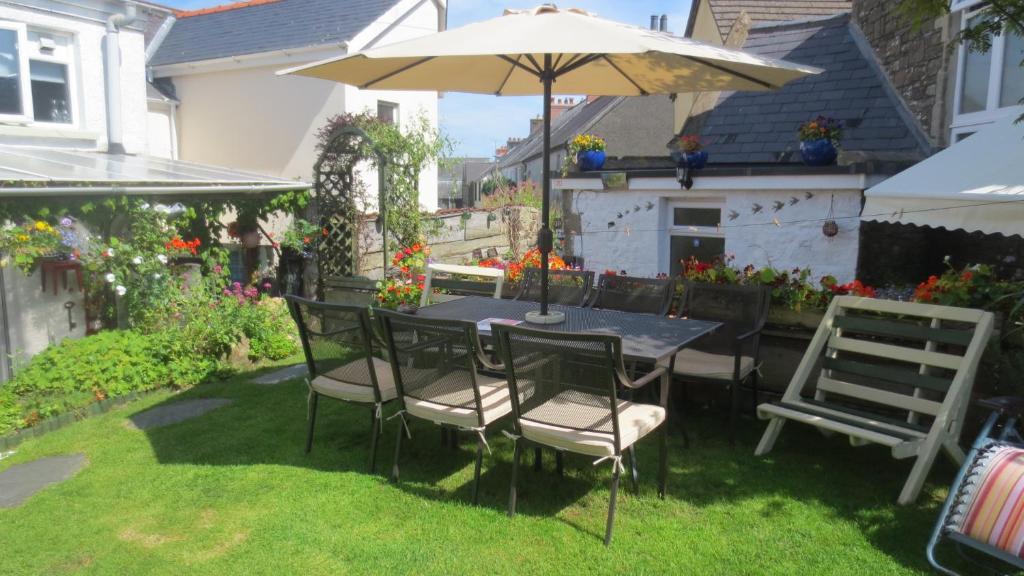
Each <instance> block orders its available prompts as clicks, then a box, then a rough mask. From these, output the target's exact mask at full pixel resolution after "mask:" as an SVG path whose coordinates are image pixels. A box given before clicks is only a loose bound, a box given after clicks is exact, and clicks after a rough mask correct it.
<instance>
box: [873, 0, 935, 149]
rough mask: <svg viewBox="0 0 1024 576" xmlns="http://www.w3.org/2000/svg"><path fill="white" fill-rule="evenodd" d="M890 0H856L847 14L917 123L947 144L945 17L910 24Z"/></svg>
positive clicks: (931, 135) (927, 132)
mask: <svg viewBox="0 0 1024 576" xmlns="http://www.w3.org/2000/svg"><path fill="white" fill-rule="evenodd" d="M899 4H900V3H899V2H896V1H894V0H856V1H855V2H854V3H853V19H854V22H856V23H857V25H858V26H859V27H860V29H861V31H862V32H863V33H864V36H865V37H866V38H867V41H868V43H870V44H871V46H872V47H873V48H874V50H875V55H876V57H877V58H878V60H879V62H880V63H881V65H882V67H883V68H884V69H885V71H886V73H887V74H888V76H889V81H890V82H892V85H893V87H894V88H895V89H896V91H897V92H898V93H899V94H900V96H901V97H902V98H903V100H904V102H906V104H907V107H908V108H909V109H910V112H911V114H913V116H914V117H915V118H916V119H917V121H918V122H919V124H920V126H921V128H922V129H923V130H924V132H925V133H926V134H927V135H928V137H929V138H930V139H931V141H932V143H933V144H935V145H938V146H944V145H946V144H947V142H946V140H947V132H948V130H946V127H947V125H948V120H947V118H946V102H945V100H946V96H945V93H946V89H945V87H946V78H947V76H948V67H949V51H948V50H947V49H946V44H947V42H948V36H949V34H948V19H940V20H937V21H935V22H934V23H932V24H925V25H923V26H921V27H919V28H915V27H914V25H913V23H912V22H911V21H910V19H909V18H907V17H905V16H903V15H902V14H901V13H900V11H899Z"/></svg>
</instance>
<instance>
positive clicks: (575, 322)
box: [416, 296, 721, 362]
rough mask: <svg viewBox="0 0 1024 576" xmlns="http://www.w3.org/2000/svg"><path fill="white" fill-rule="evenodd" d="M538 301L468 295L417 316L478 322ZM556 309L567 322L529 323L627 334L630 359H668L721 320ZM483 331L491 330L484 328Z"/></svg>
mask: <svg viewBox="0 0 1024 576" xmlns="http://www.w3.org/2000/svg"><path fill="white" fill-rule="evenodd" d="M538 309H539V306H538V304H536V303H535V302H523V301H519V300H495V299H494V298H481V297H478V296H466V297H465V298H460V299H458V300H452V301H449V302H442V303H440V304H434V305H431V306H426V307H424V308H420V309H419V311H418V312H417V313H416V314H417V316H423V317H425V318H444V319H452V320H469V321H472V322H479V321H480V320H485V319H487V318H505V319H509V320H525V319H526V313H527V312H530V311H534V310H538ZM550 309H551V310H558V311H561V312H564V313H565V322H561V323H559V324H530V323H527V322H524V324H523V325H524V326H527V327H530V328H536V329H538V330H551V331H555V332H592V333H598V334H615V335H617V336H619V337H621V338H622V352H623V355H624V356H625V357H626V358H628V359H630V360H638V361H641V362H657V361H660V360H667V359H668V358H669V357H671V356H672V355H673V354H675V353H676V352H678V351H680V350H682V349H683V348H685V347H686V346H687V345H689V344H690V343H691V342H693V341H694V340H696V339H698V338H700V337H702V336H704V335H705V334H709V333H711V332H713V331H714V330H715V329H717V328H718V327H719V326H720V325H721V324H720V323H718V322H710V321H704V320H684V319H678V318H666V317H664V316H654V315H651V314H637V313H632V312H617V311H614V310H593V309H590V308H577V307H575V306H558V305H554V304H552V305H551V306H550ZM480 335H481V336H487V335H489V332H487V331H481V332H480Z"/></svg>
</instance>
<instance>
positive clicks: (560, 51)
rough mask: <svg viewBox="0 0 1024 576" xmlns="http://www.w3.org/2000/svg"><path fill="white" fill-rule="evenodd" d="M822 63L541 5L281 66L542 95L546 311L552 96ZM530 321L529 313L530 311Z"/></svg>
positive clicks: (649, 88)
mask: <svg viewBox="0 0 1024 576" xmlns="http://www.w3.org/2000/svg"><path fill="white" fill-rule="evenodd" d="M818 72H820V70H818V69H816V68H812V67H809V66H801V65H798V64H793V63H789V62H784V61H781V60H774V59H770V58H762V57H760V56H757V55H754V54H749V53H746V52H742V51H738V50H730V49H727V48H720V47H716V46H711V45H708V44H703V43H701V42H697V41H695V40H690V39H687V38H677V37H674V36H671V35H669V34H667V33H664V32H658V31H655V30H648V29H646V28H640V27H637V26H630V25H626V24H622V23H619V22H614V21H611V20H606V19H603V18H598V17H596V16H594V15H592V14H590V13H588V12H585V11H583V10H579V9H575V8H570V9H567V10H560V9H558V8H557V7H555V6H553V5H550V4H545V5H543V6H539V7H537V8H533V9H530V10H506V11H505V13H504V15H503V16H500V17H497V18H492V19H490V20H485V21H483V22H477V23H473V24H468V25H466V26H462V27H459V28H454V29H452V30H446V31H444V32H439V33H436V34H430V35H427V36H421V37H418V38H413V39H411V40H405V41H402V42H396V43H394V44H389V45H386V46H380V47H378V48H371V49H369V50H365V51H363V52H356V53H353V54H347V55H343V56H338V57H336V58H329V59H326V60H322V61H320V62H315V63H312V64H308V65H304V66H299V67H296V68H291V69H288V70H282V71H280V72H278V74H298V75H302V76H311V77H314V78H323V79H327V80H334V81H337V82H343V83H345V84H350V85H353V86H356V87H358V88H363V89H374V90H436V91H443V92H469V93H477V94H494V95H497V96H525V95H537V94H542V95H543V96H544V156H543V173H544V177H543V183H542V189H543V196H542V205H541V206H542V207H541V229H540V232H539V233H538V236H537V246H538V248H540V252H541V310H540V316H541V317H547V316H548V303H547V300H548V299H547V292H548V290H547V284H548V282H547V276H548V266H547V260H548V253H550V252H551V248H552V244H553V237H552V233H551V230H550V228H549V227H548V219H549V214H550V205H549V197H550V192H551V182H550V173H551V165H550V162H551V160H550V156H551V95H552V94H553V93H557V94H589V95H594V96H646V95H649V94H672V93H679V92H703V91H711V92H718V91H726V90H756V91H760V90H772V89H776V88H779V87H781V86H782V85H784V84H786V83H787V82H789V81H791V80H794V79H797V78H800V77H803V76H805V75H807V74H816V73H818ZM534 319H536V318H534Z"/></svg>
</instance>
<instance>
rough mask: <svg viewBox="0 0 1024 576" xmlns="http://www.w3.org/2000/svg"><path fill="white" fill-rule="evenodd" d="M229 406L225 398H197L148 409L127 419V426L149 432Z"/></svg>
mask: <svg viewBox="0 0 1024 576" xmlns="http://www.w3.org/2000/svg"><path fill="white" fill-rule="evenodd" d="M228 404H231V400H228V399H227V398H197V399H195V400H182V401H181V402H175V403H173V404H167V405H164V406H157V407H156V408H150V409H149V410H146V411H145V412H139V413H138V414H136V415H134V416H131V417H129V418H128V425H129V426H130V427H132V428H136V429H138V430H149V429H150V428H159V427H161V426H168V425H170V424H177V423H178V422H184V421H185V420H189V419H191V418H195V417H197V416H202V415H203V414H206V413H207V412H209V411H210V410H215V409H217V408H220V407H221V406H227V405H228Z"/></svg>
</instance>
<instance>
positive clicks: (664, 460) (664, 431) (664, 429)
mask: <svg viewBox="0 0 1024 576" xmlns="http://www.w3.org/2000/svg"><path fill="white" fill-rule="evenodd" d="M658 452H659V453H660V454H659V455H658V456H659V460H660V462H659V463H658V496H659V497H660V498H661V499H663V500H664V498H665V488H666V484H667V483H668V423H667V422H666V423H662V425H661V445H660V446H659V447H658Z"/></svg>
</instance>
